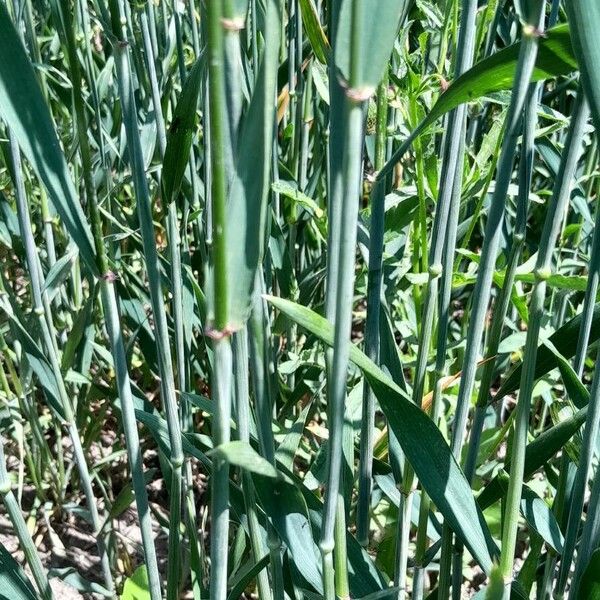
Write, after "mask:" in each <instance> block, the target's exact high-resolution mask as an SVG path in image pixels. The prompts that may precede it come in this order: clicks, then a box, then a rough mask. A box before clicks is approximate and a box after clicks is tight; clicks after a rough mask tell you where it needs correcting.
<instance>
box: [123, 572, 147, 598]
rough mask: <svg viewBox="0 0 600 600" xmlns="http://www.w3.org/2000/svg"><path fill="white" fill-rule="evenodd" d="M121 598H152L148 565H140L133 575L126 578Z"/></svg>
mask: <svg viewBox="0 0 600 600" xmlns="http://www.w3.org/2000/svg"><path fill="white" fill-rule="evenodd" d="M121 600H151V597H150V584H149V583H148V571H147V570H146V565H141V566H139V567H138V568H137V569H136V570H135V572H134V573H133V575H132V576H131V577H128V578H127V579H126V580H125V585H124V586H123V593H122V594H121Z"/></svg>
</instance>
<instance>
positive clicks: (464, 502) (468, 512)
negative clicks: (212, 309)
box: [267, 296, 496, 573]
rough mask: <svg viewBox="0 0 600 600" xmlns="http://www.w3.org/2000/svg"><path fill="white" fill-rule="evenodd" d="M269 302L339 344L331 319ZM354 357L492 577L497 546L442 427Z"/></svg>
mask: <svg viewBox="0 0 600 600" xmlns="http://www.w3.org/2000/svg"><path fill="white" fill-rule="evenodd" d="M267 299H268V301H269V302H271V303H272V304H273V305H274V306H275V307H276V308H277V309H278V310H279V311H281V312H282V313H284V314H285V315H287V316H288V317H289V318H290V319H292V320H293V321H294V322H296V323H297V324H298V325H300V326H301V327H303V328H305V329H307V330H308V331H310V332H311V333H312V334H313V335H315V336H317V337H318V338H319V339H321V340H322V341H323V342H324V343H326V344H328V345H332V344H333V336H334V331H333V326H332V325H331V324H330V323H329V322H328V321H327V320H326V319H324V318H323V317H321V316H320V315H318V314H316V313H315V312H313V311H312V310H310V309H309V308H306V307H304V306H300V305H298V304H295V303H294V302H290V301H289V300H283V299H281V298H274V297H271V296H268V297H267ZM350 359H351V360H352V362H354V364H356V365H357V366H358V367H359V368H360V369H361V370H362V371H363V373H364V374H365V377H366V378H367V380H368V382H369V385H370V386H371V388H372V389H373V391H374V392H375V395H376V396H377V399H378V400H379V403H380V405H381V408H382V409H383V412H384V413H385V415H386V417H387V419H388V426H389V427H390V428H391V429H392V430H393V431H394V433H395V434H396V436H397V438H398V441H399V443H400V445H401V446H402V449H403V450H404V453H405V455H406V457H407V459H408V460H409V462H410V463H411V465H412V466H413V468H414V470H415V472H416V474H417V476H418V477H419V481H420V482H421V484H422V485H423V488H424V489H425V490H426V491H427V493H428V494H429V496H430V497H431V499H432V500H433V502H434V503H435V505H436V506H437V507H438V509H439V511H440V512H441V513H442V514H443V515H444V517H445V519H446V521H447V522H448V524H449V525H450V526H451V527H452V529H453V530H454V531H455V533H456V535H458V536H459V537H460V539H461V540H462V541H463V542H464V544H465V545H466V546H467V548H469V550H470V552H471V554H472V555H473V557H474V558H475V559H476V560H477V562H478V563H479V564H480V565H481V567H482V568H483V569H484V571H485V572H487V573H489V571H490V569H491V567H492V554H495V553H496V548H495V545H494V542H493V540H492V537H491V534H490V532H489V529H488V527H487V525H486V523H485V521H484V519H483V516H482V514H481V512H480V511H479V509H478V507H477V504H476V502H475V499H474V498H473V493H472V491H471V486H470V485H469V483H468V482H467V479H466V478H465V476H464V474H463V472H462V470H461V469H460V467H459V465H458V464H457V463H456V460H455V459H454V457H453V455H452V452H451V451H450V448H449V447H448V444H447V443H446V441H445V439H444V438H443V436H442V434H441V433H440V431H439V429H438V428H437V427H436V426H435V424H434V423H433V421H432V420H431V419H430V418H429V417H428V416H427V415H426V414H425V413H424V412H423V411H422V410H421V409H420V408H418V407H417V406H416V405H415V404H413V403H412V402H411V401H410V399H409V398H408V397H407V395H406V393H405V392H404V391H403V390H402V389H401V388H399V387H398V386H397V385H396V384H395V383H394V381H392V380H391V379H390V378H389V377H388V376H387V375H386V374H385V373H384V372H383V371H382V370H381V369H380V368H379V367H377V365H375V363H373V361H371V360H369V358H367V356H365V354H364V353H363V352H361V351H360V350H359V349H358V348H357V347H356V346H351V349H350ZM424 449H426V451H424ZM441 482H443V483H441Z"/></svg>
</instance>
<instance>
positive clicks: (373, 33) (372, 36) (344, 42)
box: [334, 0, 407, 97]
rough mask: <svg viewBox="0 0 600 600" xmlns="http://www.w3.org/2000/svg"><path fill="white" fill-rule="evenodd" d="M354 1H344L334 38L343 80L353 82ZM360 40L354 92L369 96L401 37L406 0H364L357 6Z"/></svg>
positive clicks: (337, 66) (337, 62)
mask: <svg viewBox="0 0 600 600" xmlns="http://www.w3.org/2000/svg"><path fill="white" fill-rule="evenodd" d="M354 4H355V3H354V2H353V1H352V0H341V5H340V12H339V17H338V23H337V30H336V35H335V50H334V62H335V66H336V68H337V69H338V71H339V74H340V76H341V78H342V79H343V81H344V82H345V83H346V84H347V83H348V82H349V81H350V58H351V56H352V46H353V42H352V21H353V14H352V13H353V5H354ZM357 4H358V6H359V7H360V14H359V15H357V22H358V23H359V29H360V33H359V37H360V57H359V61H358V62H359V64H360V67H359V69H358V73H357V74H356V77H355V81H354V86H355V87H356V89H355V90H353V92H355V93H357V94H358V96H360V97H363V96H366V97H368V96H369V95H370V94H371V93H373V92H374V91H375V88H376V87H377V84H378V83H379V82H380V80H381V78H382V77H383V72H384V69H385V67H386V65H387V64H388V62H389V58H390V54H391V53H392V49H393V47H394V41H395V40H396V36H397V35H398V28H399V26H400V19H401V17H402V15H403V14H404V10H405V7H406V5H407V0H363V1H362V2H360V3H357Z"/></svg>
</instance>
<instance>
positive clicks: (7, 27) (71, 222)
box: [0, 4, 98, 274]
mask: <svg viewBox="0 0 600 600" xmlns="http://www.w3.org/2000/svg"><path fill="white" fill-rule="evenodd" d="M0 117H1V118H2V119H3V120H4V121H5V123H7V124H8V125H9V126H10V128H11V130H12V131H13V133H14V134H15V137H16V138H17V140H18V142H19V146H20V148H21V150H22V151H23V154H24V155H25V156H26V157H27V160H28V161H29V162H30V164H31V166H32V167H33V169H34V170H35V172H36V173H37V175H38V177H39V178H40V179H41V181H42V182H43V184H44V186H45V187H46V189H47V190H48V196H49V197H50V200H51V201H52V204H53V205H54V208H55V209H56V212H58V214H59V215H60V218H61V219H62V221H63V223H64V224H65V227H66V228H67V231H68V232H69V235H70V236H71V237H72V238H73V241H74V242H75V244H76V245H77V248H78V249H79V254H80V255H81V257H82V259H83V260H84V261H85V264H86V265H87V267H88V268H89V269H90V270H91V271H92V273H95V274H97V273H98V270H97V267H96V259H95V253H94V250H93V244H92V235H91V232H90V229H89V226H88V224H87V221H86V218H85V215H84V214H83V210H82V209H81V205H80V204H79V199H78V196H77V192H76V191H75V188H74V186H73V182H72V180H71V176H70V174H69V169H68V167H67V163H66V161H65V157H64V154H63V152H62V150H61V147H60V143H59V141H58V137H57V135H56V131H55V129H54V125H53V123H52V118H51V116H50V112H49V110H48V107H47V105H46V103H45V102H44V98H43V96H42V92H41V90H40V87H39V85H38V82H37V80H36V77H35V73H34V71H33V67H32V66H31V62H30V60H29V58H28V57H27V54H26V53H25V49H24V48H23V44H22V43H21V39H20V38H19V35H18V33H17V31H16V30H15V28H14V26H13V24H12V22H11V19H10V17H9V15H8V12H7V11H6V7H5V5H4V4H0Z"/></svg>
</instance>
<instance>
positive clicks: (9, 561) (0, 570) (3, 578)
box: [0, 544, 38, 600]
mask: <svg viewBox="0 0 600 600" xmlns="http://www.w3.org/2000/svg"><path fill="white" fill-rule="evenodd" d="M0 597H2V598H10V600H36V598H37V597H38V596H37V594H36V593H35V591H34V589H33V587H32V585H31V583H30V582H29V580H28V579H27V576H26V575H25V573H24V572H23V569H22V568H21V566H20V565H19V563H18V562H17V561H16V560H15V559H14V558H13V557H12V556H11V555H10V553H9V552H8V550H7V549H6V548H5V547H4V546H3V545H2V544H0Z"/></svg>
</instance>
